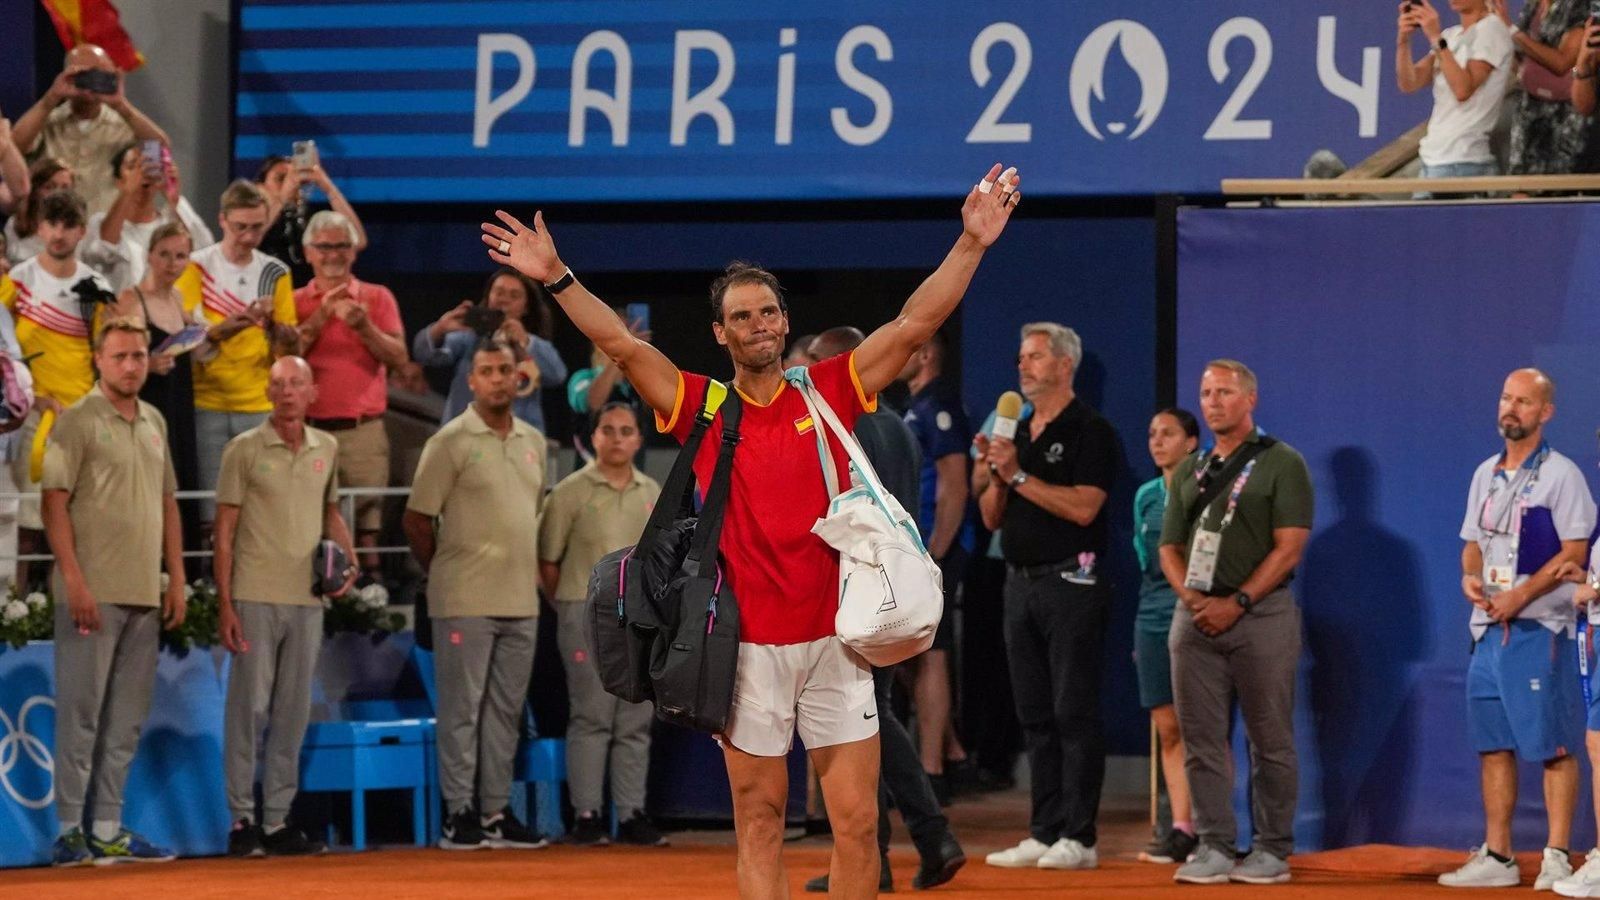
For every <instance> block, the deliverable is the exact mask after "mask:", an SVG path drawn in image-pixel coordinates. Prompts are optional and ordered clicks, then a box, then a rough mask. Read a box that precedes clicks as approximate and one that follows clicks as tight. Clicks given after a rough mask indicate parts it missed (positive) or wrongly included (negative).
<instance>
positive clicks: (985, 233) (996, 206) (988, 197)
mask: <svg viewBox="0 0 1600 900" xmlns="http://www.w3.org/2000/svg"><path fill="white" fill-rule="evenodd" d="M1021 182H1022V176H1021V175H1018V174H1017V170H1016V169H1015V168H1011V169H1006V170H1005V171H1004V172H1002V171H1001V170H1000V164H999V163H995V164H994V165H993V166H991V167H990V168H989V174H987V175H985V176H983V181H981V182H979V183H978V184H976V185H973V187H972V190H970V191H968V192H967V200H966V202H965V203H963V204H962V206H961V228H962V230H963V231H964V232H965V233H966V234H967V236H969V237H971V238H972V239H973V240H975V241H977V242H978V243H979V244H980V245H982V246H984V247H988V246H990V245H991V244H993V243H994V242H995V241H996V240H997V239H999V237H1000V232H1002V231H1004V230H1005V228H1006V223H1007V222H1009V221H1011V213H1012V212H1013V211H1014V210H1015V209H1016V208H1017V205H1018V204H1020V203H1021V202H1022V191H1021V190H1019V189H1018V187H1017V186H1018V185H1019V184H1020V183H1021ZM985 184H987V185H989V189H988V190H987V191H985V190H984V189H983V187H984V185H985Z"/></svg>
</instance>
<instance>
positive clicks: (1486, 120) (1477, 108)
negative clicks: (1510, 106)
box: [1417, 15, 1516, 166]
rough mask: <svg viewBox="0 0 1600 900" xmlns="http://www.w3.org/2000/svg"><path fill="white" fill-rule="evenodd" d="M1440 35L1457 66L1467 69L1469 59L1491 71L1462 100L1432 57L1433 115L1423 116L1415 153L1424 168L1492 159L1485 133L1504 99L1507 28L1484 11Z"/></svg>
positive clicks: (1508, 60)
mask: <svg viewBox="0 0 1600 900" xmlns="http://www.w3.org/2000/svg"><path fill="white" fill-rule="evenodd" d="M1442 36H1443V37H1444V39H1445V43H1446V44H1448V45H1449V47H1450V53H1451V55H1452V56H1454V57H1455V60H1456V62H1457V63H1460V65H1461V68H1463V69H1465V68H1467V67H1468V65H1469V64H1470V63H1471V62H1472V61H1473V60H1483V61H1484V62H1486V63H1488V64H1489V65H1491V66H1493V67H1494V71H1493V72H1491V73H1489V77H1488V78H1487V79H1485V80H1484V82H1483V84H1481V85H1479V86H1478V89H1477V90H1476V91H1473V92H1472V96H1471V97H1468V98H1467V99H1466V101H1465V102H1462V101H1460V100H1457V99H1456V95H1455V92H1454V91H1452V90H1451V89H1450V82H1448V81H1446V80H1445V77H1444V67H1443V66H1441V65H1440V64H1439V60H1438V59H1437V58H1435V59H1434V61H1433V115H1432V116H1430V117H1429V118H1428V134H1427V136H1426V137H1424V138H1423V139H1422V145H1421V146H1420V147H1419V148H1418V151H1417V152H1418V155H1419V156H1421V157H1422V162H1423V165H1428V166H1445V165H1451V164H1453V163H1486V162H1493V161H1494V153H1492V152H1491V151H1490V150H1489V132H1490V130H1492V129H1493V128H1494V125H1495V121H1496V120H1497V119H1499V118H1500V104H1501V103H1503V102H1504V101H1505V96H1506V82H1507V80H1508V79H1510V77H1511V60H1512V55H1513V53H1514V52H1515V50H1516V45H1515V44H1513V43H1512V42H1511V31H1510V29H1508V28H1507V27H1506V23H1505V22H1503V21H1501V19H1500V17H1499V16H1494V15H1488V16H1484V17H1483V18H1482V19H1479V20H1478V22H1477V24H1475V25H1473V26H1472V27H1471V28H1469V29H1463V28H1462V27H1461V26H1460V25H1452V26H1450V27H1449V28H1446V29H1445V30H1444V32H1443V34H1442Z"/></svg>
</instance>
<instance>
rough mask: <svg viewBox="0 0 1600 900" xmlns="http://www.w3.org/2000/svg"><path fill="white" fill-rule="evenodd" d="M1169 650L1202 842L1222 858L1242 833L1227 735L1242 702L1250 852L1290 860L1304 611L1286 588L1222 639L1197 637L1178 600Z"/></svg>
mask: <svg viewBox="0 0 1600 900" xmlns="http://www.w3.org/2000/svg"><path fill="white" fill-rule="evenodd" d="M1167 646H1168V648H1169V649H1170V650H1171V651H1172V688H1173V694H1174V696H1175V698H1176V701H1177V711H1178V725H1179V727H1180V728H1181V729H1182V730H1183V742H1184V771H1185V772H1186V773H1188V775H1189V790H1190V791H1191V792H1192V793H1193V795H1194V823H1195V830H1196V832H1197V835H1196V836H1197V837H1198V838H1199V839H1200V841H1201V843H1203V844H1206V845H1209V846H1211V847H1214V848H1216V849H1218V850H1220V851H1222V852H1223V853H1227V854H1229V855H1232V854H1233V853H1234V852H1235V848H1236V845H1237V842H1238V836H1239V835H1238V824H1237V823H1236V822H1235V821H1234V818H1233V767H1232V755H1231V754H1230V753H1229V752H1228V731H1229V726H1230V724H1231V723H1232V720H1233V700H1234V698H1235V697H1237V698H1238V700H1239V710H1240V712H1241V713H1242V714H1243V717H1244V727H1245V734H1246V736H1248V737H1249V739H1250V793H1251V798H1250V814H1251V818H1252V819H1253V820H1254V824H1255V836H1254V840H1253V841H1252V847H1253V848H1257V849H1261V850H1265V851H1267V852H1268V853H1271V854H1272V855H1273V856H1276V857H1278V858H1279V859H1288V857H1289V854H1291V853H1293V852H1294V809H1295V801H1296V796H1297V793H1298V789H1299V771H1298V770H1299V762H1298V759H1297V757H1296V755H1295V749H1294V679H1295V671H1296V669H1297V668H1298V667H1299V664H1300V608H1299V607H1298V606H1296V605H1295V602H1294V596H1293V595H1292V594H1290V593H1289V590H1288V589H1287V588H1280V589H1278V590H1276V591H1273V592H1272V593H1270V594H1268V595H1267V596H1265V597H1263V598H1261V600H1260V601H1259V603H1258V604H1257V605H1256V607H1255V608H1254V609H1252V610H1251V611H1250V612H1249V613H1247V614H1245V615H1244V616H1242V617H1240V619H1239V621H1238V623H1237V624H1236V625H1234V626H1233V627H1232V628H1230V629H1229V630H1228V631H1226V632H1224V633H1222V634H1220V635H1218V636H1216V637H1206V636H1205V635H1204V634H1201V633H1200V630H1199V629H1197V628H1195V627H1194V617H1193V616H1191V615H1190V613H1189V610H1188V609H1186V608H1185V607H1184V606H1183V605H1182V604H1179V606H1178V611H1177V614H1176V615H1174V616H1173V618H1172V631H1171V632H1170V633H1169V634H1168V637H1167Z"/></svg>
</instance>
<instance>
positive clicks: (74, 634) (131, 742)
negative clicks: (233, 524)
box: [40, 318, 184, 866]
mask: <svg viewBox="0 0 1600 900" xmlns="http://www.w3.org/2000/svg"><path fill="white" fill-rule="evenodd" d="M149 346H150V333H149V332H148V331H146V330H145V328H144V325H143V324H142V323H140V322H138V321H137V320H132V319H122V318H113V319H108V320H106V321H105V322H104V323H103V324H102V325H101V329H100V334H99V340H98V341H97V342H96V344H95V351H94V363H95V368H96V369H98V370H99V372H100V381H99V382H98V383H96V384H95V386H94V387H93V388H92V389H91V390H90V391H89V393H87V394H85V395H84V396H83V397H82V398H81V399H79V400H78V402H76V403H74V404H72V405H71V406H70V407H68V408H67V409H66V411H65V412H63V413H62V414H61V418H60V419H58V420H57V421H56V427H55V430H54V431H52V432H51V434H50V444H49V447H48V449H46V450H45V455H44V478H43V479H42V480H41V482H40V488H41V490H42V491H43V492H44V498H43V500H44V503H43V515H44V525H45V535H46V536H47V537H48V538H49V540H50V552H51V553H53V554H55V557H56V565H55V571H54V572H53V573H52V574H53V577H52V579H51V581H52V583H51V590H52V591H53V592H54V593H55V595H56V597H57V598H58V602H57V604H56V618H55V644H56V661H55V668H56V757H55V772H56V814H57V818H58V819H59V821H60V823H61V835H60V837H58V838H57V839H56V843H55V848H54V851H53V862H54V863H55V864H56V865H58V866H76V865H91V864H94V863H111V862H118V861H122V860H130V861H136V862H162V861H166V860H170V859H172V858H173V854H172V851H170V850H166V849H163V848H161V847H156V846H152V845H151V844H150V843H149V842H148V841H146V840H145V839H144V838H141V837H139V836H138V835H136V834H134V833H133V832H131V831H129V830H128V829H126V828H123V827H122V789H123V786H124V785H125V784H126V782H127V780H128V767H129V765H130V764H131V763H132V762H133V753H134V751H135V750H136V749H137V748H138V746H139V729H140V727H141V726H142V725H143V724H144V719H145V715H146V714H147V713H148V712H149V711H150V696H151V694H152V693H153V692H154V688H155V681H156V653H157V646H156V640H157V638H158V637H159V635H160V633H161V628H162V625H163V623H165V624H166V625H167V626H168V627H173V626H177V625H180V624H182V623H183V616H184V602H183V537H182V532H181V531H180V529H179V523H178V502H177V500H175V499H174V496H173V492H174V491H175V490H177V477H176V476H175V475H174V474H173V470H172V454H171V452H170V451H169V450H168V449H167V422H166V420H165V419H163V418H162V417H161V413H160V412H158V411H157V410H156V408H155V407H154V406H151V405H150V404H148V403H146V402H144V401H143V400H140V399H139V389H140V388H141V387H144V381H145V377H146V376H147V375H148V374H149V370H150V354H149ZM163 562H165V563H166V567H167V571H168V572H169V573H171V578H170V580H169V583H168V585H167V589H166V591H165V592H163V591H162V589H161V564H162V563H163ZM163 593H164V596H163ZM63 599H64V600H65V601H66V602H64V603H63V602H59V601H60V600H63ZM158 605H159V606H160V607H161V614H160V616H159V618H158V616H157V612H156V607H157V606H158ZM91 774H92V775H93V777H94V809H93V810H92V811H91V815H90V817H89V818H90V820H91V821H92V822H93V827H92V828H91V829H90V833H89V834H88V836H87V838H86V837H85V835H84V833H83V829H82V826H83V813H84V808H83V807H84V798H85V796H86V795H87V794H88V791H89V779H90V776H91Z"/></svg>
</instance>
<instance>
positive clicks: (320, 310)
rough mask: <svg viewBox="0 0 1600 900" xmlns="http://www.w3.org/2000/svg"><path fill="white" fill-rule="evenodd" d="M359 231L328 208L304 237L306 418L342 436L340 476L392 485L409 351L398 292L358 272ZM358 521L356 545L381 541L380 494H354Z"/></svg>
mask: <svg viewBox="0 0 1600 900" xmlns="http://www.w3.org/2000/svg"><path fill="white" fill-rule="evenodd" d="M360 239H361V233H360V232H359V231H358V230H357V229H356V225H355V223H354V222H352V221H351V220H350V218H349V217H348V216H346V215H344V214H343V213H339V212H335V211H333V210H323V211H321V212H319V213H317V214H316V215H314V216H312V217H311V221H310V222H307V223H306V230H305V233H304V235H302V237H301V243H302V244H304V245H305V256H306V262H308V263H310V264H311V271H312V279H311V282H310V283H309V284H306V285H305V286H303V287H301V288H300V289H299V290H296V291H295V292H294V306H295V315H296V316H297V317H298V318H299V320H300V342H301V344H302V346H304V347H305V358H306V361H307V362H309V363H311V369H312V371H313V372H315V373H316V380H317V385H318V388H317V397H316V400H315V401H313V402H312V404H311V408H310V409H308V410H307V411H306V420H307V421H308V422H310V423H311V424H312V425H313V426H315V427H317V428H320V429H322V430H323V431H328V432H332V433H333V435H334V437H336V438H338V439H339V483H340V484H342V485H344V486H345V487H354V488H383V487H388V486H389V435H388V433H387V432H385V431H384V428H383V414H384V412H385V411H386V410H388V408H389V369H390V368H393V367H397V366H401V365H404V364H405V362H406V360H407V359H408V358H409V357H408V356H407V349H406V342H405V326H404V325H402V324H401V322H400V307H399V305H398V304H397V303H395V299H394V294H393V293H392V292H391V291H390V290H389V289H388V288H386V287H384V286H383V285H381V284H370V283H368V282H364V281H361V280H359V279H357V278H356V277H355V261H356V253H357V252H358V251H357V247H358V246H359V242H360ZM355 526H356V546H357V547H359V548H363V549H368V548H372V547H376V546H377V545H378V532H379V530H380V529H381V528H382V527H383V498H382V497H378V496H367V497H359V498H357V500H356V514H355ZM361 567H362V568H363V569H365V570H366V571H367V574H368V575H369V576H371V575H373V574H374V573H375V572H376V571H377V568H378V558H377V555H376V554H374V553H363V554H362V555H361Z"/></svg>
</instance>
